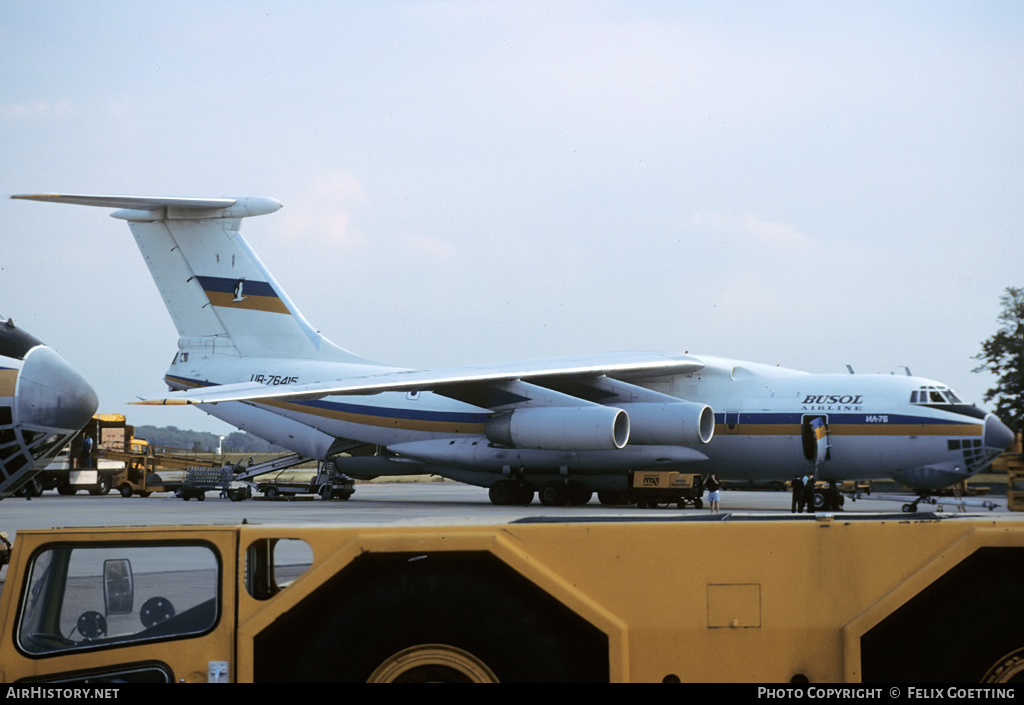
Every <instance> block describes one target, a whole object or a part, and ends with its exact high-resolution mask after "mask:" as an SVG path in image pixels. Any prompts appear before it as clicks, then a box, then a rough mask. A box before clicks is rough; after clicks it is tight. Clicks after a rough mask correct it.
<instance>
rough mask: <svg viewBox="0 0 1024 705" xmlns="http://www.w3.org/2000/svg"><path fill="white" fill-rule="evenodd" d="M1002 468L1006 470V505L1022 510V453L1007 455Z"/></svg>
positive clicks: (1023, 477)
mask: <svg viewBox="0 0 1024 705" xmlns="http://www.w3.org/2000/svg"><path fill="white" fill-rule="evenodd" d="M1003 469H1004V470H1005V471H1006V507H1007V508H1008V509H1011V510H1013V511H1015V512H1024V454H1020V453H1016V454H1014V455H1013V456H1012V457H1007V458H1006V459H1005V461H1004V462H1003Z"/></svg>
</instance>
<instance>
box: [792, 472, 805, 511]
mask: <svg viewBox="0 0 1024 705" xmlns="http://www.w3.org/2000/svg"><path fill="white" fill-rule="evenodd" d="M792 485H793V501H792V503H791V504H790V507H789V511H790V512H791V513H793V514H799V513H800V512H802V511H803V509H804V502H803V497H804V481H803V479H801V477H800V476H799V475H797V476H796V477H794V478H793V482H792Z"/></svg>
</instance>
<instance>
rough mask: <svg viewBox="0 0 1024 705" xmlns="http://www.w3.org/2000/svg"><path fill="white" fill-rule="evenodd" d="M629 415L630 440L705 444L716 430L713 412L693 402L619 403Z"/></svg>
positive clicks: (641, 442) (642, 443) (665, 444)
mask: <svg viewBox="0 0 1024 705" xmlns="http://www.w3.org/2000/svg"><path fill="white" fill-rule="evenodd" d="M618 406H619V407H620V408H622V410H623V411H625V412H626V413H627V414H629V442H630V444H634V445H653V446H675V445H684V446H688V445H696V444H698V443H707V442H708V441H710V440H711V437H712V436H713V435H714V433H715V412H714V411H712V409H711V407H710V406H708V405H707V404H697V403H695V402H689V401H680V402H665V403H661V402H638V403H630V404H619V405H618Z"/></svg>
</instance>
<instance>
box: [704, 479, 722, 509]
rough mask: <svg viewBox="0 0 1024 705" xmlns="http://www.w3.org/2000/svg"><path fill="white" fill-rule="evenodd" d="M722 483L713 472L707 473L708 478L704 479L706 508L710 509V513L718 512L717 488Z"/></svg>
mask: <svg viewBox="0 0 1024 705" xmlns="http://www.w3.org/2000/svg"><path fill="white" fill-rule="evenodd" d="M721 486H722V484H721V483H720V482H719V481H718V478H717V477H715V473H711V474H710V475H708V479H706V480H704V489H706V490H707V491H708V504H709V505H710V506H709V507H708V509H710V510H711V513H712V514H717V513H718V490H719V488H720V487H721Z"/></svg>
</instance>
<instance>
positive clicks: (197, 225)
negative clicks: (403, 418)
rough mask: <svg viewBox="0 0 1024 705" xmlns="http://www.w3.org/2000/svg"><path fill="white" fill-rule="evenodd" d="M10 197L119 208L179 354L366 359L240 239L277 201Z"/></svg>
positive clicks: (64, 196)
mask: <svg viewBox="0 0 1024 705" xmlns="http://www.w3.org/2000/svg"><path fill="white" fill-rule="evenodd" d="M12 198H19V199H28V200H36V201H44V202H52V203H69V204H74V205H86V206H100V207H106V208H116V209H118V210H116V211H115V212H114V213H112V214H111V215H112V216H113V217H115V218H120V219H122V220H126V221H128V225H129V227H130V228H131V231H132V234H133V235H134V237H135V242H136V244H138V246H139V249H140V250H141V252H142V256H143V258H144V259H145V260H146V264H147V265H148V267H149V271H150V274H152V276H153V280H154V281H155V282H156V285H157V288H158V289H159V290H160V294H161V296H162V297H163V300H164V304H165V305H166V306H167V310H168V312H169V313H170V314H171V318H172V319H173V320H174V325H175V326H176V327H177V329H178V335H179V336H180V337H179V341H178V346H179V348H180V349H181V350H195V349H203V350H204V351H205V352H207V353H212V354H215V355H217V354H224V355H238V356H241V357H274V358H295V359H313V360H331V361H338V362H360V363H368V362H370V361H368V360H365V359H363V358H361V357H359V356H357V355H355V354H353V353H351V352H349V351H347V350H344V349H343V348H340V347H338V346H337V345H335V344H334V343H332V342H331V341H329V340H328V339H327V338H325V337H323V336H322V335H320V334H319V333H318V332H317V331H316V330H315V329H314V328H313V327H312V326H311V325H310V324H309V323H308V322H307V321H306V319H305V318H304V317H303V316H302V314H301V313H299V310H298V309H297V308H296V307H295V305H294V304H293V303H292V301H291V300H290V299H289V298H288V296H287V295H286V294H285V293H284V290H283V289H282V288H281V286H280V285H279V284H278V283H277V281H275V280H274V278H273V276H272V275H271V274H270V272H269V271H268V270H267V268H266V267H265V266H264V264H263V263H262V262H261V261H260V259H259V258H258V257H257V256H256V254H255V252H253V250H252V249H251V248H250V246H249V244H248V243H247V242H246V241H245V239H244V238H243V237H242V236H241V234H240V233H239V230H240V226H241V222H242V219H243V218H246V217H251V216H257V215H265V214H268V213H273V212H275V211H277V210H278V209H279V208H281V203H280V201H277V200H276V199H272V198H205V199H200V198H166V197H138V196H88V195H64V194H41V195H19V196H12Z"/></svg>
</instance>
